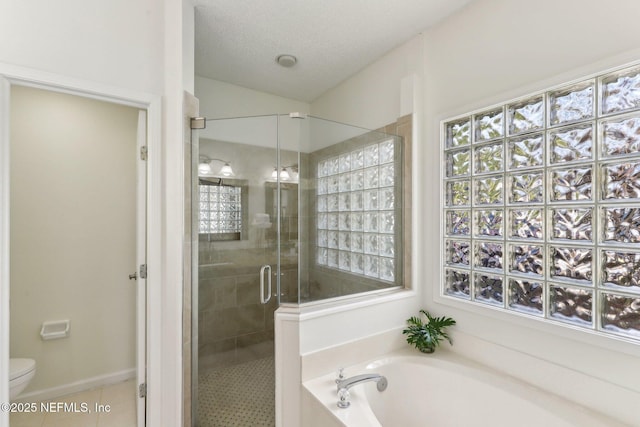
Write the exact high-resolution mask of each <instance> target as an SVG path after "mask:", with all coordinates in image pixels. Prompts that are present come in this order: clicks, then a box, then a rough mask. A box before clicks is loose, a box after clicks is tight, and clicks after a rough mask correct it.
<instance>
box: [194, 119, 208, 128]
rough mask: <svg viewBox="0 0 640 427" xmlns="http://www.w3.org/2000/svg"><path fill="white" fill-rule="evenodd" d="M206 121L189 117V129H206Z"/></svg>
mask: <svg viewBox="0 0 640 427" xmlns="http://www.w3.org/2000/svg"><path fill="white" fill-rule="evenodd" d="M206 127H207V119H206V118H204V117H191V129H206Z"/></svg>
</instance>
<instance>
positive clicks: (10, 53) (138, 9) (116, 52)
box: [0, 0, 164, 93]
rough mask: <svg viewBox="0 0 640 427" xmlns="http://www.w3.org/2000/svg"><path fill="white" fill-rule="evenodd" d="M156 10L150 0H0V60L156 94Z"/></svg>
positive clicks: (159, 21)
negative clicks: (63, 0) (53, 0)
mask: <svg viewBox="0 0 640 427" xmlns="http://www.w3.org/2000/svg"><path fill="white" fill-rule="evenodd" d="M162 12H163V7H162V3H160V2H158V1H156V0H141V1H135V2H131V1H128V0H114V1H108V2H104V1H99V0H89V1H85V0H68V1H65V2H64V3H62V4H60V3H56V2H50V1H43V0H9V1H3V2H1V3H0V62H6V63H10V64H16V65H21V66H24V67H29V68H34V69H38V70H43V71H49V72H52V73H56V74H61V75H65V76H73V77H79V78H82V79H87V80H93V81H96V82H102V83H105V84H110V85H113V86H119V87H126V88H133V89H136V90H140V91H147V92H155V93H159V92H161V91H162V84H163V81H162V76H163V73H162V58H163V45H162V40H163V35H162V34H163V18H164V17H163V13H162Z"/></svg>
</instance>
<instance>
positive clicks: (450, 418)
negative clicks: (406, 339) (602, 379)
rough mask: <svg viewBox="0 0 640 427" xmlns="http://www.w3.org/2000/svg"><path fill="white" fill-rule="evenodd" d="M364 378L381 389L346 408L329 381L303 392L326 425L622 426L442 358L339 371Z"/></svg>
mask: <svg viewBox="0 0 640 427" xmlns="http://www.w3.org/2000/svg"><path fill="white" fill-rule="evenodd" d="M523 369H526V367H523ZM367 372H375V373H378V374H381V375H384V376H386V377H387V380H388V382H389V385H388V387H387V389H386V390H385V391H383V392H379V391H378V390H377V389H376V386H375V383H373V382H369V383H365V384H360V385H358V386H355V387H353V388H351V389H350V394H351V406H350V407H349V408H346V409H340V408H338V407H337V405H336V403H337V400H338V398H337V393H336V384H335V374H329V375H325V376H323V377H320V378H316V379H313V380H310V381H307V382H305V383H304V387H305V389H306V390H307V391H308V392H309V393H310V394H311V395H312V396H313V397H315V401H316V404H318V403H319V404H321V405H323V406H324V408H325V410H324V412H325V415H328V413H329V412H330V413H331V414H332V417H331V416H329V418H332V419H331V420H330V423H331V424H333V425H343V426H348V427H377V426H383V427H396V426H401V427H462V426H463V427H473V426H491V427H512V426H518V427H529V426H530V427H541V426H544V427H569V426H580V427H604V426H606V427H614V426H624V425H625V424H622V423H620V422H618V421H616V420H613V419H610V418H607V417H606V416H604V415H602V414H599V413H596V412H593V411H591V410H589V409H587V408H585V407H583V406H580V405H577V404H575V403H573V402H571V401H569V400H567V399H564V398H562V397H560V396H558V395H555V394H553V393H550V392H547V391H543V390H541V389H538V388H535V387H533V386H531V385H528V384H526V383H524V382H522V381H519V380H517V379H514V378H512V377H508V376H503V375H500V374H499V373H498V372H496V371H493V370H491V369H488V368H486V367H483V366H481V365H478V364H475V363H473V362H471V361H469V360H467V359H464V358H461V357H458V356H456V355H454V354H451V353H448V352H444V351H441V352H436V353H435V354H431V355H420V354H419V353H415V352H414V353H411V352H407V351H401V352H397V353H392V354H390V355H388V356H385V357H384V358H381V359H380V360H377V361H374V362H371V363H366V364H361V365H358V366H352V367H348V368H347V369H345V375H346V376H347V377H349V376H352V375H358V374H362V373H367ZM577 386H579V385H577ZM312 418H313V419H312V420H311V421H310V422H308V423H307V424H308V425H309V426H315V425H318V426H322V425H327V420H322V419H321V417H319V416H314V417H312ZM314 420H315V421H314ZM316 421H317V422H316ZM305 427H306V426H305Z"/></svg>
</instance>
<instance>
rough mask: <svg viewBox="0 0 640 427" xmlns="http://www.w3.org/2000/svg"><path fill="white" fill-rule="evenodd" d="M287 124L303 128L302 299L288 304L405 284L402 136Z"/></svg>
mask: <svg viewBox="0 0 640 427" xmlns="http://www.w3.org/2000/svg"><path fill="white" fill-rule="evenodd" d="M286 120H289V121H290V126H294V125H297V126H298V127H299V129H298V132H297V144H298V145H297V147H296V148H297V150H298V153H299V157H298V164H299V182H300V189H299V195H298V196H299V209H300V215H299V238H298V248H297V253H298V255H299V266H300V269H299V275H298V295H297V299H294V298H291V300H288V299H283V300H282V302H297V303H305V302H311V301H317V300H322V299H326V298H333V297H340V296H345V295H350V294H355V293H361V292H368V291H374V290H379V289H385V288H390V287H396V286H401V285H403V268H402V267H403V254H404V246H403V245H404V244H403V241H404V239H403V232H402V229H403V228H402V222H403V210H402V207H403V200H402V197H403V191H402V182H403V161H402V159H403V150H402V139H401V138H400V137H398V136H396V135H391V134H388V133H384V132H380V131H372V130H368V129H363V128H360V127H356V126H350V125H346V124H343V123H337V122H333V121H330V120H324V119H320V118H317V117H306V118H305V119H304V120H300V119H289V117H288V116H287V117H283V116H281V123H282V122H283V121H286ZM291 120H294V121H293V123H291ZM281 128H283V126H282V125H281ZM280 143H281V145H282V146H286V145H287V144H286V143H285V142H283V140H282V138H281V140H280ZM282 244H283V246H284V245H285V242H282ZM284 253H286V250H285V251H284V252H283V254H284ZM292 296H293V295H292Z"/></svg>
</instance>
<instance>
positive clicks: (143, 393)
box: [138, 383, 147, 398]
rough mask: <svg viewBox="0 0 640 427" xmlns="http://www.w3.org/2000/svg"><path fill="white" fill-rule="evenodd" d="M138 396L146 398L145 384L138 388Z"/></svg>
mask: <svg viewBox="0 0 640 427" xmlns="http://www.w3.org/2000/svg"><path fill="white" fill-rule="evenodd" d="M138 396H139V397H141V398H144V397H147V383H142V384H140V385H139V386H138Z"/></svg>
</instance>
